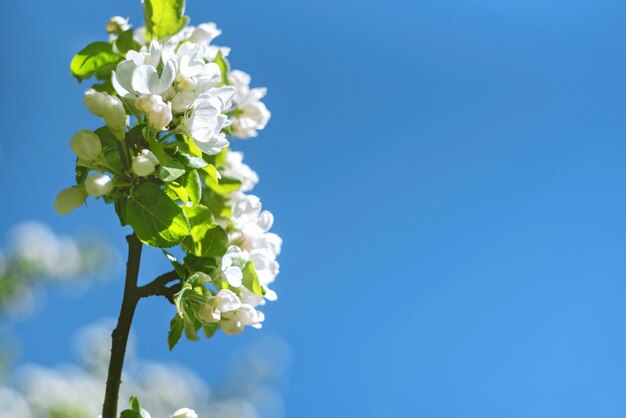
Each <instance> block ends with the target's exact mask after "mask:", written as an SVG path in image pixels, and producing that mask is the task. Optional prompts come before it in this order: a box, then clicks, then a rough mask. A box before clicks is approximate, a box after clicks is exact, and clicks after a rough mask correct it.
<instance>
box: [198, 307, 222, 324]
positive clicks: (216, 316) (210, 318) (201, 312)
mask: <svg viewBox="0 0 626 418" xmlns="http://www.w3.org/2000/svg"><path fill="white" fill-rule="evenodd" d="M220 317H221V315H220V311H218V310H217V309H214V308H213V306H211V305H209V304H207V303H205V304H204V305H202V306H200V308H198V319H199V320H200V321H202V322H204V323H206V324H211V323H213V322H218V321H219V320H220Z"/></svg>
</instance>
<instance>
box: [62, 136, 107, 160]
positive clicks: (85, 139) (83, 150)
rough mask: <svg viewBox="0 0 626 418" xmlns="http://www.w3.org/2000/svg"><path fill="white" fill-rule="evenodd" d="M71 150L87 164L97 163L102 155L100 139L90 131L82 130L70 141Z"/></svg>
mask: <svg viewBox="0 0 626 418" xmlns="http://www.w3.org/2000/svg"><path fill="white" fill-rule="evenodd" d="M70 148H72V151H74V153H75V154H76V156H77V157H78V158H80V159H81V160H83V161H85V162H90V161H95V160H96V159H97V158H98V157H100V155H101V154H102V143H101V142H100V138H99V137H98V135H96V134H95V133H94V132H93V131H90V130H89V129H81V130H80V131H78V132H76V133H75V134H74V136H73V137H72V139H71V140H70Z"/></svg>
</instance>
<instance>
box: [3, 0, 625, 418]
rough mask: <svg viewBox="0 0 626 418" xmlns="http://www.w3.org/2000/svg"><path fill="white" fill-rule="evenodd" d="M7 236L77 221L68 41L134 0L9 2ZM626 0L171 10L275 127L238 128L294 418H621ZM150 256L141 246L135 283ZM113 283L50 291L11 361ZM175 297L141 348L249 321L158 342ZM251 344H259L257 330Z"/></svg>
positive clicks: (38, 357)
mask: <svg viewBox="0 0 626 418" xmlns="http://www.w3.org/2000/svg"><path fill="white" fill-rule="evenodd" d="M0 11H1V14H2V16H3V17H4V19H3V25H2V29H1V31H2V36H3V39H4V44H3V60H2V63H3V65H2V68H1V70H0V88H1V91H2V92H3V97H4V99H5V100H4V101H3V102H2V104H1V105H0V110H1V112H0V120H1V122H2V127H3V135H2V137H1V139H0V149H1V163H0V179H1V180H0V181H1V182H2V183H1V184H2V185H3V190H4V200H3V205H2V214H3V216H2V217H0V231H8V230H9V228H10V227H11V225H13V224H15V223H16V222H19V221H21V220H28V219H37V220H42V221H45V222H48V223H50V224H51V225H52V226H53V228H54V229H55V230H56V231H58V232H67V233H73V232H80V231H84V230H86V229H87V230H89V229H96V230H98V231H101V232H102V233H103V234H104V235H105V236H106V238H107V239H108V240H109V241H110V242H111V243H114V244H115V245H117V246H118V247H119V248H120V249H121V250H122V251H123V250H124V240H123V236H124V234H125V233H126V231H123V230H122V229H121V228H119V227H118V224H117V220H116V218H115V215H114V212H113V210H112V208H111V207H107V206H105V205H103V204H101V203H90V205H89V208H88V209H81V210H79V211H77V212H76V213H73V214H72V215H70V216H68V217H64V218H61V217H59V216H58V215H56V214H55V213H54V212H53V211H52V203H51V202H52V200H53V198H54V196H55V194H56V193H57V191H59V190H60V189H62V188H64V187H66V186H68V185H69V184H70V182H71V181H72V177H73V172H72V168H73V156H72V154H71V152H70V150H69V146H68V142H69V138H70V137H71V135H72V134H73V133H74V132H75V131H76V130H78V129H81V128H96V127H97V126H98V123H99V122H98V120H97V119H96V118H95V117H92V116H91V115H90V114H89V113H88V112H87V110H86V109H84V108H83V106H82V104H81V99H82V91H83V88H84V87H85V86H81V85H78V84H77V83H76V82H75V81H74V80H73V79H72V77H71V76H70V74H69V70H68V65H69V61H70V59H71V57H72V55H73V54H74V53H75V52H76V51H78V50H79V49H80V48H81V47H82V46H84V45H85V44H86V43H88V42H90V41H93V40H96V39H100V38H104V36H105V34H104V33H103V27H104V24H105V23H106V21H107V19H108V17H109V16H111V15H114V14H120V15H124V16H131V21H132V23H135V24H137V23H138V22H139V21H140V19H141V9H140V4H139V2H138V1H134V2H131V1H121V0H116V1H106V2H104V1H94V0H81V1H78V0H66V1H64V2H63V4H62V5H61V4H60V3H59V2H43V1H37V2H3V3H2V4H0ZM625 13H626V3H624V2H620V1H617V0H615V1H609V0H598V1H594V2H589V1H575V0H569V1H565V0H553V1H545V0H541V1H540V0H526V1H521V0H519V1H502V0H498V1H496V0H463V1H462V0H426V1H401V0H395V1H380V0H379V1H363V0H361V1H356V0H354V1H348V0H343V1H327V0H317V1H312V0H311V1H292V2H284V1H278V0H263V1H248V0H242V1H238V2H233V1H226V0H214V1H207V0H188V14H189V15H190V16H191V18H192V22H194V23H201V22H204V21H215V22H217V23H218V25H219V26H220V27H221V28H222V29H223V30H224V34H223V35H222V37H220V38H219V42H218V43H219V44H223V45H228V46H230V47H232V48H233V51H232V54H231V63H232V64H233V66H234V67H236V68H240V69H243V70H246V71H248V72H250V73H251V74H252V76H253V82H254V83H255V84H256V85H259V86H261V85H263V86H267V87H268V88H269V94H268V97H267V104H268V107H269V108H270V109H271V111H272V112H273V117H272V120H271V122H270V124H269V126H268V128H267V129H266V130H265V131H264V132H263V133H262V135H261V136H260V137H259V138H257V139H254V140H250V141H247V142H240V143H237V144H236V145H235V147H234V148H236V149H239V150H243V151H244V152H245V154H246V161H247V162H248V163H249V164H250V165H251V166H252V167H253V168H254V169H255V170H256V171H257V172H258V173H259V175H260V176H261V183H260V184H259V186H258V187H257V189H256V193H257V194H258V195H259V196H261V198H262V199H263V202H264V205H265V207H266V208H268V209H270V210H271V211H272V212H274V214H275V217H276V225H275V229H276V231H277V232H278V233H279V234H281V235H282V236H283V237H284V240H285V244H284V252H283V254H282V255H281V257H280V262H281V267H282V272H281V274H280V276H279V278H278V282H277V285H276V289H277V291H278V293H279V301H278V302H276V303H274V304H272V305H271V306H269V307H268V308H267V309H266V315H267V321H266V325H265V326H264V329H263V331H261V332H262V333H267V334H271V335H278V336H281V337H283V338H285V339H286V340H287V341H288V342H289V344H290V346H291V348H292V351H293V362H292V366H291V368H290V371H289V376H288V380H289V387H288V390H287V392H286V405H287V416H288V417H298V418H309V417H310V418H313V417H320V416H323V417H367V418H370V417H371V418H388V417H394V418H403V417H423V418H434V417H440V418H470V417H477V418H490V417H493V418H501V417H519V418H543V417H545V418H559V417H563V418H578V417H580V418H609V417H623V416H626V377H625V375H624V373H623V370H624V368H625V367H626V303H625V297H624V295H625V294H626V258H625V257H624V254H625V251H626V240H625V239H624V237H625V236H626V221H625V220H626V216H625V214H626V195H625V193H624V185H625V184H626V165H625V164H624V155H625V153H626V142H625V141H624V133H625V132H626V118H625V117H624V116H625V114H626V100H625V98H626V82H625V80H626V77H625V74H626V44H625V43H624V39H625V38H626V26H624V24H623V16H624V15H625ZM166 268H167V266H166V265H165V264H164V262H163V261H162V260H161V257H160V256H159V255H158V254H157V253H156V252H155V251H148V252H147V256H146V258H145V260H144V266H143V272H144V273H145V274H144V275H142V277H143V278H145V279H149V278H150V277H153V276H155V275H157V274H159V273H160V272H162V271H164V269H166ZM121 280H122V277H121V275H120V277H119V278H118V279H117V280H112V281H110V282H109V283H108V284H104V285H100V286H99V287H97V288H96V289H94V290H93V291H92V292H91V293H89V294H88V295H86V296H85V297H84V298H83V299H80V300H68V299H67V298H66V297H65V296H63V295H61V294H57V293H53V294H51V295H50V297H49V299H48V305H47V307H46V309H45V310H44V311H43V312H42V313H41V315H40V316H39V317H37V318H35V319H33V320H29V321H27V322H23V323H21V324H20V326H19V329H18V332H19V333H20V335H21V337H22V338H23V340H24V352H23V359H24V360H28V361H36V362H40V363H43V364H56V363H59V362H62V361H67V360H68V359H70V358H71V353H70V350H69V348H68V342H67V340H66V339H65V336H69V335H71V331H70V330H72V329H75V328H77V327H79V326H80V325H82V324H87V323H90V322H93V321H94V320H96V319H98V318H100V317H102V316H112V315H115V314H116V313H117V310H118V303H119V297H120V295H121V286H122V282H121ZM171 315H172V309H171V307H169V306H168V305H167V304H165V303H164V302H163V301H161V300H148V301H146V302H145V303H144V302H142V305H141V306H140V309H139V312H138V315H137V317H136V322H135V325H136V326H135V332H136V335H137V336H138V343H139V352H140V354H141V355H142V357H145V358H149V359H150V358H151V359H155V360H162V361H179V362H182V363H184V364H187V365H190V366H191V365H193V364H197V365H198V366H197V367H198V371H199V373H201V374H202V375H204V376H206V377H207V378H208V379H211V378H212V377H213V376H214V375H215V373H216V370H219V369H220V357H221V356H223V355H225V354H227V353H229V352H232V351H234V350H237V349H238V348H239V347H242V346H244V345H246V343H247V342H248V341H250V340H252V339H254V338H256V337H257V336H258V332H256V331H251V332H248V331H247V332H246V334H245V335H244V336H240V337H236V338H227V337H224V336H219V337H217V338H215V339H214V340H211V341H209V342H206V341H204V342H202V343H198V344H192V343H182V344H180V346H179V347H177V348H176V350H175V352H174V354H170V353H169V352H168V351H167V347H166V344H165V334H166V332H167V324H168V321H169V318H170V317H171ZM255 333H256V335H255Z"/></svg>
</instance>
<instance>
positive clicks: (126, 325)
mask: <svg viewBox="0 0 626 418" xmlns="http://www.w3.org/2000/svg"><path fill="white" fill-rule="evenodd" d="M126 241H128V261H127V263H126V282H125V285H124V297H123V299H122V307H121V308H120V315H119V317H118V319H117V326H116V327H115V329H114V330H113V333H112V334H111V339H112V345H111V360H110V361H109V373H108V377H107V383H106V391H105V394H104V405H103V406H102V418H117V402H118V396H119V392H120V384H121V383H122V368H123V367H124V356H125V355H126V345H127V343H128V334H129V333H130V326H131V324H132V322H133V315H134V314H135V308H136V307H137V302H139V299H140V297H141V296H140V295H139V293H138V292H137V278H138V276H139V264H140V262H141V249H142V244H141V241H139V239H138V238H137V236H136V235H135V234H131V235H128V236H127V237H126Z"/></svg>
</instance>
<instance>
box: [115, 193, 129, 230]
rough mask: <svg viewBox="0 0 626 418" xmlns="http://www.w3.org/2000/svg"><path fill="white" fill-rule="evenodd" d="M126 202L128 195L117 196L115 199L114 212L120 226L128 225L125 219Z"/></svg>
mask: <svg viewBox="0 0 626 418" xmlns="http://www.w3.org/2000/svg"><path fill="white" fill-rule="evenodd" d="M127 204H128V197H126V196H119V197H118V198H117V199H116V200H115V212H116V213H117V217H118V218H119V219H120V224H122V226H126V225H128V222H127V221H126V205H127Z"/></svg>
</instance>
